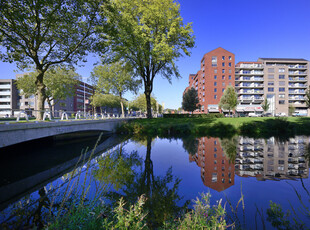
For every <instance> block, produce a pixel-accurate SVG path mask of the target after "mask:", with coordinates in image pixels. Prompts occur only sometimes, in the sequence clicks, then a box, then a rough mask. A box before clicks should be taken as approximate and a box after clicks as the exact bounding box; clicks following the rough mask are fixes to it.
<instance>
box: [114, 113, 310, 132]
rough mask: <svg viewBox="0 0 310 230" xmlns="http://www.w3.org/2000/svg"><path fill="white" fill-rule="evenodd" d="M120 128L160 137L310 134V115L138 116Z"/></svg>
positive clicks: (122, 130) (121, 130) (120, 130)
mask: <svg viewBox="0 0 310 230" xmlns="http://www.w3.org/2000/svg"><path fill="white" fill-rule="evenodd" d="M118 132H120V133H130V134H134V135H152V136H160V137H168V136H172V137H173V136H175V137H177V136H181V135H188V134H191V135H197V136H216V137H230V136H234V135H236V134H239V135H246V136H253V137H270V136H294V135H309V134H310V118H298V117H286V118H274V117H255V118H251V117H238V118H157V119H137V120H133V121H130V122H128V123H126V124H124V125H122V126H121V127H120V128H119V129H118Z"/></svg>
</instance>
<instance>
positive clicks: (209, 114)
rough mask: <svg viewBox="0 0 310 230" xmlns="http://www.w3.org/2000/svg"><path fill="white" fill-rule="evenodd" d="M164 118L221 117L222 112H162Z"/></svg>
mask: <svg viewBox="0 0 310 230" xmlns="http://www.w3.org/2000/svg"><path fill="white" fill-rule="evenodd" d="M163 117H164V118H190V117H191V118H221V117H224V114H222V113H199V114H164V115H163Z"/></svg>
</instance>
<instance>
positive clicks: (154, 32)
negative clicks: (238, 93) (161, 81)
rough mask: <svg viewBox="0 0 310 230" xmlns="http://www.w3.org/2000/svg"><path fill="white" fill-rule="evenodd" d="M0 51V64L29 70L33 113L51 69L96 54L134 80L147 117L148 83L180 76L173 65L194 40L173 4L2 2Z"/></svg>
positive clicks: (153, 0) (170, 0)
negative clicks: (34, 97)
mask: <svg viewBox="0 0 310 230" xmlns="http://www.w3.org/2000/svg"><path fill="white" fill-rule="evenodd" d="M0 46H1V49H0V60H2V61H7V62H14V63H16V64H17V67H18V68H19V69H21V70H24V69H26V68H33V69H35V75H34V78H35V94H36V95H37V98H38V109H39V110H43V109H44V102H45V100H46V99H48V97H49V95H48V93H47V81H45V78H46V76H47V73H48V71H49V70H50V69H51V68H55V66H58V65H68V66H74V65H77V64H81V63H82V62H86V59H85V58H86V57H87V55H88V54H89V53H97V54H99V55H100V56H101V58H102V63H103V64H106V63H119V65H121V66H122V67H126V68H128V69H130V71H129V74H130V75H131V76H137V77H139V78H140V80H141V81H142V84H143V87H144V94H145V97H146V107H147V116H148V117H149V118H150V117H152V113H151V107H152V106H151V104H152V102H151V94H152V91H153V81H154V78H155V77H156V76H158V75H161V76H163V77H164V78H166V79H168V81H169V82H171V78H172V76H176V77H179V76H180V74H179V72H178V68H177V66H176V64H175V60H176V59H177V58H179V57H181V56H182V55H184V54H185V55H188V56H189V55H190V53H189V49H190V48H192V47H193V46H194V37H193V31H192V26H191V24H184V23H183V19H182V17H181V16H180V6H179V4H178V3H176V2H175V1H174V0H74V1H72V0H54V1H47V0H35V1H27V0H2V1H1V2H0ZM126 68H125V69H126ZM98 71H101V70H100V68H98ZM94 76H96V73H95V71H94ZM112 79H113V77H110V80H112ZM98 88H99V89H101V86H98ZM106 90H107V89H105V91H106ZM110 91H112V89H110ZM98 93H101V92H100V90H99V92H98ZM119 96H120V97H122V96H121V95H119ZM42 115H43V114H42V113H41V114H40V116H39V117H38V119H42Z"/></svg>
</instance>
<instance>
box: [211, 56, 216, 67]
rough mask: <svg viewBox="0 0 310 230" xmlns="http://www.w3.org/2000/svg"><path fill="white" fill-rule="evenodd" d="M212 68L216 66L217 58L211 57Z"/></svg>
mask: <svg viewBox="0 0 310 230" xmlns="http://www.w3.org/2000/svg"><path fill="white" fill-rule="evenodd" d="M212 66H213V67H216V66H217V56H212Z"/></svg>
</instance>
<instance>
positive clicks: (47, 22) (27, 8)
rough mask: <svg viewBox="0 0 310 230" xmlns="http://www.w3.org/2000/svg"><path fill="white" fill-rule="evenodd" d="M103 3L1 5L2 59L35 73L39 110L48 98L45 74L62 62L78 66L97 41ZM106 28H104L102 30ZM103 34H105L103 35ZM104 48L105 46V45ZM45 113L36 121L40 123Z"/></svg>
mask: <svg viewBox="0 0 310 230" xmlns="http://www.w3.org/2000/svg"><path fill="white" fill-rule="evenodd" d="M103 2H104V0H103V1H100V0H98V1H95V0H75V1H71V0H55V1H45V0H35V1H25V0H2V1H1V2H0V46H2V47H4V48H5V49H6V51H5V52H3V53H1V54H0V59H1V60H3V61H8V62H16V63H17V67H18V68H19V69H21V70H24V69H26V68H30V67H33V66H34V68H35V70H36V73H37V75H36V77H35V85H36V95H37V102H38V103H37V104H38V109H39V110H43V109H44V102H45V100H46V98H47V95H46V86H45V84H44V76H45V73H46V71H47V70H48V69H49V68H50V67H52V66H54V65H58V64H61V63H67V64H72V65H73V64H77V63H78V62H79V61H84V60H83V58H84V57H85V55H86V54H87V52H88V51H90V50H91V49H92V48H93V47H94V44H96V43H95V42H96V41H97V40H98V39H97V38H96V36H94V34H95V32H97V31H96V28H98V27H97V25H98V24H104V21H105V20H104V19H103V18H102V17H99V16H98V13H99V8H100V6H101V5H102V3H103ZM103 28H106V27H105V26H102V29H103ZM102 33H103V32H102ZM102 47H103V46H102ZM42 115H43V113H42V112H41V113H39V115H38V117H37V119H39V120H41V119H42V117H43V116H42Z"/></svg>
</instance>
